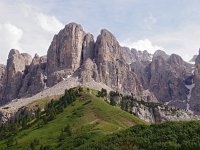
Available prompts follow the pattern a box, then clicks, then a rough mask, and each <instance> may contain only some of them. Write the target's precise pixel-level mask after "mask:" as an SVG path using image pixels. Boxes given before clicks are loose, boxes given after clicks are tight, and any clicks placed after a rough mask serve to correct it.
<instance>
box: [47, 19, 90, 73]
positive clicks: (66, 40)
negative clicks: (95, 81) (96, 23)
mask: <svg viewBox="0 0 200 150" xmlns="http://www.w3.org/2000/svg"><path fill="white" fill-rule="evenodd" d="M84 37H85V32H84V31H83V29H82V27H81V26H80V25H78V24H75V23H70V24H68V25H66V26H65V28H64V29H63V30H61V31H60V32H59V33H58V34H57V35H55V36H54V38H53V41H52V43H51V45H50V47H49V50H48V53H47V74H48V76H49V75H51V74H52V73H54V72H56V71H60V70H64V69H70V70H72V71H75V70H76V69H77V68H79V67H80V65H81V52H82V47H83V42H84ZM88 39H90V38H89V37H87V38H86V40H88ZM88 42H89V40H88ZM85 47H86V46H85ZM86 50H88V47H86Z"/></svg>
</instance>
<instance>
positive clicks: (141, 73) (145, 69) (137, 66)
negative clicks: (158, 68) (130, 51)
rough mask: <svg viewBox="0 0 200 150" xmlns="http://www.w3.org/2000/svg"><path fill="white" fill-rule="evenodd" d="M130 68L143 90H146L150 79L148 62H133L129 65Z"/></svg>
mask: <svg viewBox="0 0 200 150" xmlns="http://www.w3.org/2000/svg"><path fill="white" fill-rule="evenodd" d="M131 68H132V70H133V71H134V72H135V73H136V74H137V77H138V79H139V80H140V83H141V84H142V86H143V88H144V89H145V90H147V89H148V88H149V82H150V78H151V72H150V62H149V61H145V62H144V61H135V62H133V63H132V64H131Z"/></svg>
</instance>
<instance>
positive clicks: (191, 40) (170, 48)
mask: <svg viewBox="0 0 200 150" xmlns="http://www.w3.org/2000/svg"><path fill="white" fill-rule="evenodd" d="M199 29H200V26H199V25H192V24H190V25H188V26H185V27H182V28H181V29H179V30H176V31H171V32H168V33H165V34H160V35H156V36H154V37H151V38H150V39H151V41H153V42H155V43H157V44H159V45H162V46H164V47H165V49H166V52H167V53H168V54H171V53H176V54H179V55H180V56H182V57H183V58H184V60H187V61H189V60H190V59H191V58H192V57H193V55H195V54H198V50H199V48H200V42H199V37H200V30H199Z"/></svg>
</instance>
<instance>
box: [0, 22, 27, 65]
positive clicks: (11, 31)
mask: <svg viewBox="0 0 200 150" xmlns="http://www.w3.org/2000/svg"><path fill="white" fill-rule="evenodd" d="M0 34H1V39H0V49H1V51H0V54H1V55H0V61H1V62H6V57H5V56H7V55H8V50H10V49H12V48H15V49H21V44H20V40H21V38H22V35H23V31H22V29H20V28H18V27H16V26H15V25H13V24H11V23H5V24H0Z"/></svg>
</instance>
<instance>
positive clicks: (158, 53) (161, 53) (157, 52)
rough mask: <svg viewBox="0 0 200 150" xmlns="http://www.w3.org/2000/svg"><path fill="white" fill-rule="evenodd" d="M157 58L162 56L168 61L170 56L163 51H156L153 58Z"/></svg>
mask: <svg viewBox="0 0 200 150" xmlns="http://www.w3.org/2000/svg"><path fill="white" fill-rule="evenodd" d="M157 56H161V57H163V58H164V59H165V60H167V59H168V58H169V55H167V54H166V53H165V52H164V51H162V50H157V51H155V53H154V54H153V57H157Z"/></svg>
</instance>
